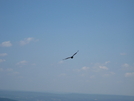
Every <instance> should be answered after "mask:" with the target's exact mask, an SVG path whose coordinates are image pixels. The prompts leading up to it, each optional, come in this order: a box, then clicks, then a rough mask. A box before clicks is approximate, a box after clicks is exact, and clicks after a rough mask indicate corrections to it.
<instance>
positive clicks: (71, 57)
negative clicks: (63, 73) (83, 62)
mask: <svg viewBox="0 0 134 101" xmlns="http://www.w3.org/2000/svg"><path fill="white" fill-rule="evenodd" d="M77 53H78V51H77V52H76V53H74V54H73V55H72V56H70V57H67V58H65V59H63V60H66V59H73V58H74V55H76V54H77Z"/></svg>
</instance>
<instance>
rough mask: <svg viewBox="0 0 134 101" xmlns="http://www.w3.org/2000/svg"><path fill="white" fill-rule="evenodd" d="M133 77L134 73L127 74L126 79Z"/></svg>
mask: <svg viewBox="0 0 134 101" xmlns="http://www.w3.org/2000/svg"><path fill="white" fill-rule="evenodd" d="M132 76H134V72H132V73H125V77H132Z"/></svg>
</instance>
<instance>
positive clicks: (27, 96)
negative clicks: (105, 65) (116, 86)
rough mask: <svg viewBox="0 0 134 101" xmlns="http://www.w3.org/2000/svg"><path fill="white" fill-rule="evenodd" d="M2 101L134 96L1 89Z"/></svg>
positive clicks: (100, 100)
mask: <svg viewBox="0 0 134 101" xmlns="http://www.w3.org/2000/svg"><path fill="white" fill-rule="evenodd" d="M0 101H134V96H120V95H97V94H75V93H70V94H54V93H40V92H21V91H2V90H1V91H0Z"/></svg>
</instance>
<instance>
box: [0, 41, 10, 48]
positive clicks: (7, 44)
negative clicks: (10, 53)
mask: <svg viewBox="0 0 134 101" xmlns="http://www.w3.org/2000/svg"><path fill="white" fill-rule="evenodd" d="M0 46H2V47H11V46H12V44H11V42H10V41H5V42H2V43H1V44H0Z"/></svg>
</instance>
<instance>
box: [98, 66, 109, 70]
mask: <svg viewBox="0 0 134 101" xmlns="http://www.w3.org/2000/svg"><path fill="white" fill-rule="evenodd" d="M99 68H100V69H105V70H108V68H107V67H106V66H99Z"/></svg>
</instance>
